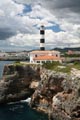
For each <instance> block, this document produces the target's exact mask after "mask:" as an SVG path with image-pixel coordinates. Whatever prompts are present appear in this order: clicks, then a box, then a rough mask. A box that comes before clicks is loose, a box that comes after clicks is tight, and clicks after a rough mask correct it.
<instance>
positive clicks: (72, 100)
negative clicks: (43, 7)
mask: <svg viewBox="0 0 80 120" xmlns="http://www.w3.org/2000/svg"><path fill="white" fill-rule="evenodd" d="M78 74H79V73H78ZM28 97H31V102H30V106H31V107H32V108H33V109H36V110H38V111H42V112H44V113H47V114H48V116H49V120H80V77H78V76H76V75H75V73H74V74H72V73H71V74H70V75H68V74H67V73H60V72H59V73H57V72H55V71H51V70H47V69H45V68H42V66H40V65H24V64H23V65H5V67H4V71H3V79H2V80H1V81H0V104H2V103H9V102H15V101H20V100H22V99H27V98H28Z"/></svg>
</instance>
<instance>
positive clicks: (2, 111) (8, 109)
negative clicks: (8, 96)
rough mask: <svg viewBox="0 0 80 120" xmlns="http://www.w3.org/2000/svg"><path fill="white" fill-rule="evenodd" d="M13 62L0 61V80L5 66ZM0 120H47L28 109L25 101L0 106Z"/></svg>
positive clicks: (40, 114) (42, 114)
mask: <svg viewBox="0 0 80 120" xmlns="http://www.w3.org/2000/svg"><path fill="white" fill-rule="evenodd" d="M13 62H14V61H0V79H2V74H3V68H4V65H5V64H11V63H13ZM0 120H48V117H47V115H45V114H44V113H40V112H37V111H36V110H33V109H31V108H30V107H29V105H28V103H27V102H25V101H22V102H17V103H9V104H6V105H0Z"/></svg>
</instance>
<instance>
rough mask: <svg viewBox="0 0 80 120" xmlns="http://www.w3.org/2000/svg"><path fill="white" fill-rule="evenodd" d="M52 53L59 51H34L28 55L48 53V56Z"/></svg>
mask: <svg viewBox="0 0 80 120" xmlns="http://www.w3.org/2000/svg"><path fill="white" fill-rule="evenodd" d="M54 52H55V53H56V52H57V53H60V52H59V51H55V50H52V51H51V50H43V51H42V50H36V51H32V52H30V53H32V54H37V53H43V54H44V53H46V54H47V53H48V54H49V53H54Z"/></svg>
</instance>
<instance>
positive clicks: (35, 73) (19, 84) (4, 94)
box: [0, 64, 40, 103]
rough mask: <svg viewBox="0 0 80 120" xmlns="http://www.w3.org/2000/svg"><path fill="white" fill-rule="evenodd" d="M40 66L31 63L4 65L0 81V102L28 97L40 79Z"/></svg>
mask: <svg viewBox="0 0 80 120" xmlns="http://www.w3.org/2000/svg"><path fill="white" fill-rule="evenodd" d="M39 72H40V68H39V67H38V66H36V65H35V66H31V65H22V64H21V65H16V64H13V65H5V67H4V70H3V79H2V80H1V81H0V103H8V102H14V101H19V100H22V99H26V98H28V97H30V96H31V95H32V94H33V93H34V91H35V89H36V87H37V86H35V87H34V86H31V85H32V83H33V82H37V85H38V83H39V81H40V73H39Z"/></svg>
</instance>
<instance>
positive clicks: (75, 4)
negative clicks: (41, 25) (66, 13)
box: [42, 0, 80, 13]
mask: <svg viewBox="0 0 80 120" xmlns="http://www.w3.org/2000/svg"><path fill="white" fill-rule="evenodd" d="M42 4H43V3H42ZM44 5H45V6H46V5H47V6H49V7H50V8H51V9H53V8H54V9H64V8H68V9H70V10H71V11H73V12H78V13H79V12H80V0H44Z"/></svg>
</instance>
